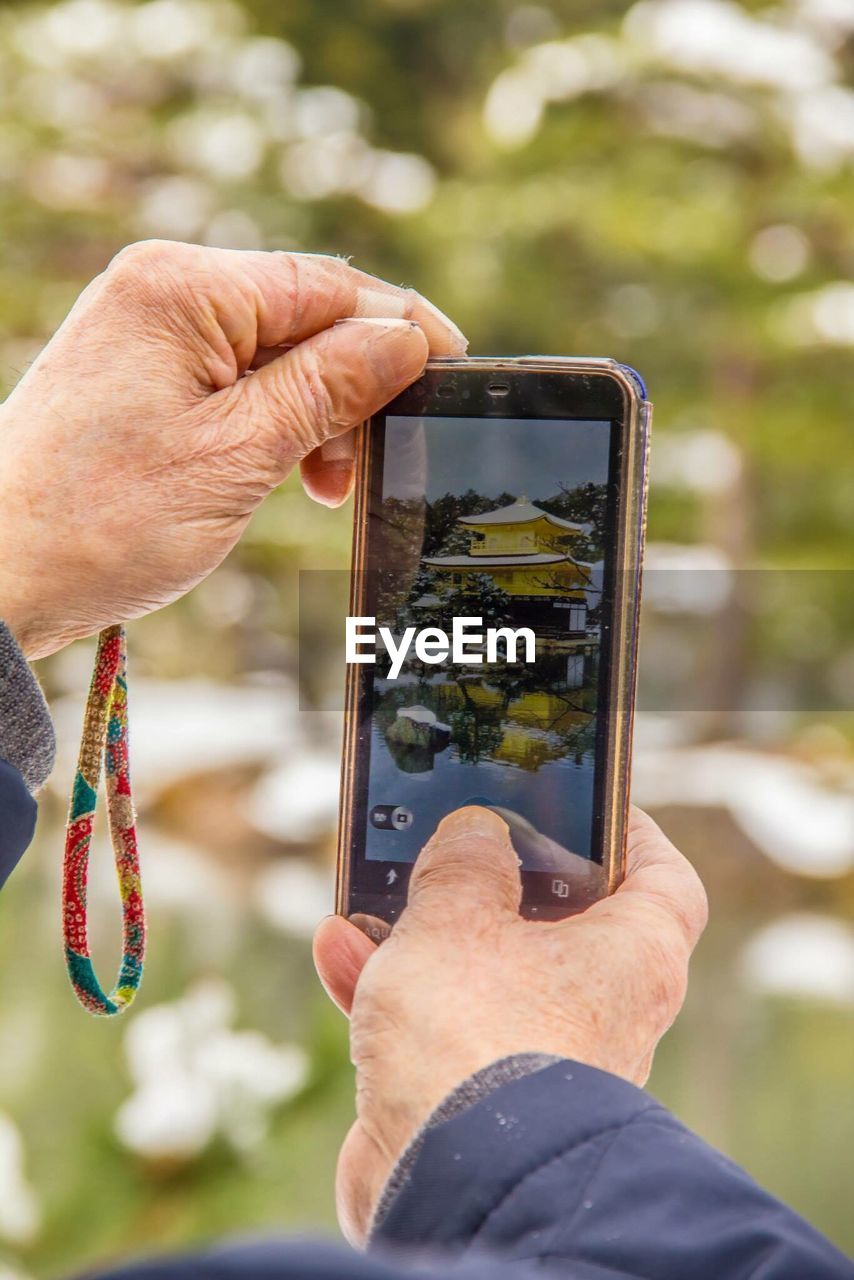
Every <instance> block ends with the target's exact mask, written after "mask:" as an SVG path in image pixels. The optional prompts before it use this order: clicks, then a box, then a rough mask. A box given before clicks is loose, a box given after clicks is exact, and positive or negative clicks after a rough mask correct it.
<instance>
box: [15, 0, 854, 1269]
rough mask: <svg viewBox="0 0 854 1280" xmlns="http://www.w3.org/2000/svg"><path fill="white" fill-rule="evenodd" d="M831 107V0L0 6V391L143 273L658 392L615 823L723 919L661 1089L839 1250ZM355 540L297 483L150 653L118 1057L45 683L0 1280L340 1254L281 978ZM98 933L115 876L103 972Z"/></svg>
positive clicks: (102, 897) (841, 109) (306, 861)
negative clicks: (658, 836)
mask: <svg viewBox="0 0 854 1280" xmlns="http://www.w3.org/2000/svg"><path fill="white" fill-rule="evenodd" d="M852 68H854V9H852V6H851V4H850V2H849V0H781V2H780V3H778V4H776V5H775V6H774V7H766V6H765V5H764V4H763V3H761V0H755V2H751V3H744V4H739V3H735V2H734V0H641V2H640V3H637V4H634V5H631V6H629V5H627V4H625V3H623V2H622V0H620V2H618V0H598V2H597V3H594V0H552V2H551V3H548V4H521V5H520V4H518V3H516V2H515V0H466V2H465V3H459V0H324V3H323V4H315V3H309V0H289V3H288V4H286V5H282V4H280V3H275V2H274V0H240V2H239V3H238V2H237V0H149V2H148V3H143V4H138V5H135V4H130V3H118V2H113V0H66V2H65V3H55V4H31V3H6V4H3V5H2V6H0V227H2V241H0V386H2V388H3V389H4V390H5V391H8V390H9V389H11V387H12V386H13V385H14V383H15V380H16V379H17V377H18V376H19V375H20V373H21V372H22V371H23V369H25V368H26V366H27V364H28V362H29V361H30V360H31V359H32V357H33V355H34V354H35V353H36V352H37V351H38V349H39V348H40V346H41V345H42V344H43V342H44V341H45V339H46V338H47V337H48V336H49V334H50V333H51V331H52V330H53V329H54V328H55V327H56V326H57V325H58V324H59V323H60V321H61V320H62V318H63V316H64V315H65V313H66V312H67V310H68V309H69V307H70V306H71V304H72V302H73V300H74V298H75V296H76V295H77V293H78V292H79V290H80V288H81V287H82V286H83V284H84V283H85V282H86V281H87V280H88V279H89V278H91V277H92V276H93V275H94V274H96V273H97V272H98V271H100V270H101V269H102V268H103V267H104V265H105V264H106V262H107V261H108V260H109V258H110V256H111V255H112V254H113V253H114V252H115V251H116V250H117V249H118V248H119V247H120V246H121V245H122V244H124V243H126V242H128V241H129V240H133V239H137V238H141V237H147V236H161V237H167V238H174V239H187V240H198V241H202V242H204V243H208V244H215V245H220V246H223V247H232V248H243V247H258V246H262V247H267V248H280V249H308V250H314V251H323V252H329V253H340V254H347V255H352V256H353V258H354V260H355V261H356V263H357V264H358V265H359V266H361V267H364V268H366V269H368V270H371V271H375V272H377V273H379V274H381V275H383V276H386V277H388V278H390V279H392V280H395V281H404V282H406V283H407V284H411V285H414V286H416V287H417V288H419V289H420V290H422V291H423V292H425V293H426V294H428V295H429V296H430V297H432V298H433V299H434V300H435V301H436V302H437V304H438V305H439V306H441V307H443V308H444V309H445V310H447V311H448V312H449V313H450V314H451V315H453V316H454V318H455V319H456V320H457V321H458V322H459V323H460V324H461V326H462V327H463V328H464V329H465V330H466V332H467V333H468V334H469V336H470V338H471V343H472V348H471V349H472V351H473V352H507V353H509V352H520V351H550V352H570V353H579V354H580V353H584V354H591V353H592V354H613V355H615V356H619V357H620V358H621V359H623V360H625V361H627V362H629V363H631V364H632V365H635V366H636V367H638V368H640V369H641V370H642V371H643V372H644V374H645V375H646V377H647V378H648V380H649V382H650V385H651V388H652V395H653V398H654V399H655V401H656V426H655V432H656V439H655V443H654V449H653V465H652V496H651V502H650V549H649V558H648V563H649V566H650V570H651V572H650V574H649V575H648V580H647V581H648V589H647V602H646V605H645V624H644V631H643V643H642V680H641V715H640V717H639V723H638V737H637V749H636V774H635V796H636V799H637V800H638V801H639V802H640V803H643V804H645V805H646V806H647V807H649V808H651V809H652V810H653V812H655V814H656V816H658V817H659V819H660V820H661V821H662V822H663V823H664V825H665V826H666V828H667V830H668V832H669V833H670V834H671V835H672V836H673V837H674V839H676V840H677V842H678V843H680V844H681V846H682V847H683V848H684V849H685V851H686V852H687V853H688V854H689V856H691V857H692V858H693V859H694V861H695V862H696V864H697V865H698V867H699V868H700V870H701V872H702V874H703V875H704V878H705V879H706V882H707V884H708V887H709V890H710V896H711V900H712V912H713V915H712V924H711V926H710V929H709V931H708V933H707V936H706V938H705V939H704V941H703V943H702V945H701V948H700V950H699V952H698V955H697V959H696V963H695V971H694V978H693V983H692V989H691V993H690V996H689V1001H688V1005H687V1007H686V1010H685V1013H684V1015H683V1017H682V1019H681V1020H680V1022H679V1023H678V1025H677V1027H676V1028H675V1030H674V1031H673V1032H672V1033H671V1035H670V1036H669V1037H668V1038H667V1040H666V1041H665V1044H664V1045H663V1047H662V1049H661V1051H660V1054H659V1057H658V1060H657V1064H656V1068H655V1073H654V1076H653V1079H652V1082H651V1087H652V1089H653V1091H654V1092H656V1093H657V1094H658V1095H659V1096H660V1097H661V1098H662V1099H663V1100H664V1101H665V1102H667V1103H669V1104H670V1105H673V1106H675V1107H676V1109H677V1110H678V1112H679V1113H680V1115H681V1116H682V1117H683V1118H684V1119H685V1120H686V1121H687V1122H688V1123H689V1124H691V1125H693V1126H694V1127H695V1128H697V1129H698V1130H699V1131H700V1132H701V1133H702V1134H703V1135H704V1136H706V1137H708V1138H709V1139H710V1140H711V1141H713V1142H715V1143H717V1144H719V1145H720V1146H722V1147H723V1148H724V1150H726V1151H727V1152H728V1153H729V1154H731V1155H732V1156H734V1157H735V1158H736V1159H738V1160H740V1161H741V1162H743V1163H744V1164H745V1165H746V1166H747V1167H748V1169H749V1170H750V1171H751V1172H752V1173H753V1174H755V1175H756V1176H757V1177H758V1178H759V1179H760V1180H761V1181H763V1182H764V1183H765V1184H766V1185H768V1186H769V1187H770V1189H771V1190H773V1191H775V1192H777V1193H778V1194H780V1195H782V1196H784V1197H786V1198H787V1199H789V1200H790V1201H791V1202H792V1203H793V1204H794V1205H795V1206H796V1207H797V1208H799V1209H800V1210H801V1211H802V1212H803V1213H805V1214H806V1215H807V1216H808V1217H810V1218H811V1219H812V1220H813V1221H814V1222H815V1223H816V1224H817V1225H818V1226H819V1227H820V1228H821V1229H823V1230H825V1231H827V1232H829V1233H830V1234H831V1235H832V1236H833V1237H834V1239H836V1240H837V1241H838V1242H839V1243H840V1244H841V1245H842V1246H843V1247H849V1248H850V1247H852V1246H854V1234H852V1225H851V1215H850V1183H851V1172H852V1171H851V1151H852V1150H854V1125H852V1109H851V1106H850V1086H851V1079H852V1074H854V1035H852V1021H851V1004H852V1000H854V941H852V936H851V932H850V930H849V928H848V926H847V924H846V920H847V919H849V918H850V916H851V912H852V907H854V872H852V866H854V759H852V737H854V716H852V714H851V690H852V687H854V604H852V600H854V592H852V590H851V585H852V577H851V570H852V550H851V532H852V512H854V434H852V432H851V427H850V406H851V403H852V399H854V394H852V393H854V372H852V359H851V356H852V347H854V283H852V261H854V243H852V218H851V210H852V207H854V204H852V196H854V180H853V179H852V158H854V90H852V88H851V73H852ZM121 340H122V339H121V334H117V335H116V341H117V342H121ZM349 538H350V518H349V508H347V509H345V510H344V511H343V512H330V511H327V510H324V509H321V508H318V507H313V506H312V505H311V504H310V503H308V502H307V501H306V500H305V498H304V497H303V496H302V494H301V492H300V491H299V488H298V485H297V484H296V483H294V482H289V483H288V484H287V485H285V486H284V487H283V488H282V490H281V491H280V492H279V493H277V494H276V495H275V496H274V497H273V498H272V499H271V500H270V501H269V502H268V503H267V505H266V506H265V507H264V509H263V510H262V511H261V512H260V513H259V514H258V516H257V518H256V519H255V521H254V522H253V524H252V526H251V527H250V530H249V532H248V535H247V537H246V538H245V540H244V542H243V544H242V545H241V547H240V548H238V550H237V551H236V552H235V553H234V554H233V556H232V557H231V558H230V560H229V561H228V562H227V563H226V565H224V566H223V567H222V569H220V570H219V571H218V572H217V573H216V574H215V575H214V576H213V578H212V579H211V580H210V581H209V582H208V583H206V584H204V585H203V586H202V587H200V588H199V589H198V590H197V591H196V592H194V593H193V594H192V595H191V596H190V597H188V598H187V599H186V600H185V601H183V602H181V604H179V605H177V606H175V607H173V608H171V609H169V610H166V611H164V612H163V613H161V614H159V615H155V616H154V617H152V618H150V619H147V620H145V621H144V622H141V623H139V624H138V625H136V626H135V627H134V628H133V632H132V637H131V644H132V649H133V674H134V684H133V686H132V690H131V699H132V730H133V740H134V747H135V756H136V761H135V763H136V776H137V785H138V788H139V792H140V801H141V810H142V813H141V833H142V847H143V856H144V858H145V872H146V882H147V896H148V900H149V909H150V917H151V945H150V955H151V959H150V964H149V968H148V972H147V975H146V983H145V987H144V994H143V996H142V999H141V1001H140V1006H141V1007H139V1009H138V1011H136V1010H135V1011H134V1012H133V1013H132V1014H131V1015H130V1016H129V1017H128V1019H127V1020H126V1021H125V1022H120V1023H116V1024H113V1023H110V1024H102V1023H99V1022H95V1021H93V1020H89V1019H87V1018H86V1017H85V1016H84V1015H83V1014H82V1013H81V1012H79V1011H78V1010H77V1009H76V1007H75V1006H74V1005H73V1003H72V998H71V995H70V992H69V991H68V990H67V988H66V984H65V978H64V975H63V971H62V963H61V956H60V950H59V945H58V943H59V929H58V893H59V889H58V869H59V861H60V840H61V836H60V828H61V821H62V816H63V809H64V803H65V792H66V789H67V786H68V784H69V782H70V778H71V776H72V769H73V758H74V751H75V735H76V733H77V732H78V728H79V720H80V714H81V707H82V693H83V690H84V689H85V686H86V682H87V678H88V670H87V668H88V663H89V661H90V658H91V651H90V646H87V645H78V646H74V647H73V648H72V649H70V650H68V651H66V652H65V653H63V654H60V655H58V656H57V657H56V658H55V659H53V660H52V661H50V662H49V663H45V664H43V666H42V672H41V673H42V675H43V678H44V680H45V682H46V685H47V687H48V689H49V691H50V693H51V694H52V696H53V699H54V706H55V708H56V714H57V721H58V725H59V732H60V740H61V754H60V761H59V765H58V767H57V770H56V773H55V775H54V779H53V781H52V783H51V786H50V788H49V789H48V791H47V792H46V794H45V797H44V803H43V806H42V822H41V828H40V834H39V837H38V840H37V843H36V845H35V847H34V848H33V850H31V852H30V854H29V856H28V858H27V859H26V864H25V865H24V866H22V868H21V869H20V870H19V871H18V872H17V873H16V875H15V877H14V878H13V880H12V881H11V882H10V884H9V885H8V886H7V888H6V890H5V891H4V894H3V901H2V912H0V964H2V972H3V973H4V975H5V981H4V983H3V985H2V989H1V990H0V1044H2V1053H0V1276H2V1277H3V1280H20V1278H21V1277H29V1276H41V1275H48V1276H50V1275H60V1274H64V1273H67V1272H69V1271H71V1270H72V1269H73V1268H75V1267H79V1266H82V1265H88V1264H93V1263H94V1262H96V1261H98V1260H103V1259H106V1258H109V1257H114V1256H117V1255H120V1254H123V1253H125V1252H128V1251H134V1250H140V1249H143V1248H150V1247H153V1246H179V1245H185V1244H188V1243H191V1242H194V1241H197V1240H203V1239H208V1238H211V1237H212V1236H215V1235H218V1234H220V1233H222V1232H226V1231H245V1230H256V1229H264V1230H276V1229H278V1228H280V1227H283V1226H290V1225H293V1224H296V1223H299V1224H301V1225H302V1226H319V1227H322V1228H324V1229H327V1230H334V1216H333V1206H332V1177H333V1166H334V1155H335V1151H336V1149H337V1146H338V1143H339V1141H340V1139H341V1137H342V1136H343V1133H344V1132H345V1129H346V1125H347V1123H348V1121H349V1118H350V1116H351V1112H352V1100H351V1076H350V1069H349V1066H348V1063H347V1049H346V1036H345V1027H344V1025H343V1020H342V1019H341V1018H340V1017H339V1016H338V1015H337V1014H336V1013H335V1012H334V1011H333V1010H332V1009H331V1008H329V1007H328V1006H327V1004H326V1003H325V1001H324V999H323V998H322V997H321V995H320V994H319V993H318V990H317V986H316V983H315V981H314V979H313V976H312V972H311V966H310V960H309V955H308V941H307V939H308V937H309V935H310V931H311V927H312V924H313V923H314V921H315V920H316V919H317V918H318V917H319V915H321V914H322V913H323V912H324V911H326V910H328V908H329V904H330V902H331V882H332V860H333V856H334V855H333V850H334V826H335V804H336V789H337V750H338V741H339V736H340V711H339V710H338V709H337V708H338V707H340V695H341V684H342V672H343V668H342V665H341V663H340V656H339V655H340V639H341V637H339V636H337V635H333V634H331V629H330V626H329V619H330V617H336V616H337V617H343V614H344V612H345V605H344V599H345V597H344V595H343V592H342V587H343V586H344V585H345V579H346V574H345V573H344V572H343V571H344V570H345V569H346V565H347V562H348V553H349ZM321 570H323V571H327V572H324V573H320V572H318V571H321ZM301 577H302V583H300V578H301ZM300 587H302V590H300ZM298 601H301V602H302V603H303V604H304V605H305V607H304V608H302V609H300V608H298ZM301 612H302V614H303V618H302V628H301V632H300V613H301ZM300 644H302V646H303V648H304V649H306V650H310V651H311V652H312V656H313V662H312V664H311V668H310V670H309V669H308V668H305V669H304V670H302V672H301V670H300V663H299V651H300ZM113 896H114V888H113V885H112V881H111V870H110V865H109V853H108V851H107V849H106V847H105V845H104V844H103V842H102V844H101V846H100V850H99V868H98V872H97V875H96V876H95V883H94V885H93V910H94V912H95V917H96V918H95V921H94V935H95V941H96V944H97V953H96V954H97V955H98V957H99V959H100V963H101V964H103V965H105V966H106V965H108V964H109V963H110V962H111V959H112V958H113V956H114V952H115V946H116V919H115V905H114V901H113Z"/></svg>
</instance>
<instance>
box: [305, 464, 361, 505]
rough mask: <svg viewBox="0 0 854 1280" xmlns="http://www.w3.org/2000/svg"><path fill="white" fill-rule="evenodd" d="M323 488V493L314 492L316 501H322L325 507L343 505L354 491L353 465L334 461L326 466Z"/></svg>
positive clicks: (323, 474)
mask: <svg viewBox="0 0 854 1280" xmlns="http://www.w3.org/2000/svg"><path fill="white" fill-rule="evenodd" d="M321 474H322V477H323V490H322V492H321V493H314V499H315V501H316V502H320V503H322V504H323V506H324V507H331V508H332V509H333V510H334V509H335V508H336V507H342V506H343V505H344V503H345V502H346V501H347V499H348V498H349V497H350V494H351V493H352V492H353V479H354V476H355V472H354V470H353V467H352V466H347V465H346V464H342V463H340V462H332V463H330V464H329V466H328V467H327V466H324V468H323V471H322V473H321Z"/></svg>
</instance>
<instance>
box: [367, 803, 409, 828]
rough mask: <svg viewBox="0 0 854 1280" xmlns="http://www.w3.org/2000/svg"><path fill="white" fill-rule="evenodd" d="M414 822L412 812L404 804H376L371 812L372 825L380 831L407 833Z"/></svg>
mask: <svg viewBox="0 0 854 1280" xmlns="http://www.w3.org/2000/svg"><path fill="white" fill-rule="evenodd" d="M413 821H414V815H413V813H412V810H411V809H407V808H406V807H405V806H404V805H402V804H375V805H374V807H373V809H372V810H371V825H372V826H374V827H378V828H379V829H380V831H406V830H408V828H409V827H411V826H412V823H413Z"/></svg>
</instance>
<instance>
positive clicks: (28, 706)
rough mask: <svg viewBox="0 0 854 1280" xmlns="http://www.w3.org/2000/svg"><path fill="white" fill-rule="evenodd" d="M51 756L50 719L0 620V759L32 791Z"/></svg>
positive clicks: (53, 745) (44, 774)
mask: <svg viewBox="0 0 854 1280" xmlns="http://www.w3.org/2000/svg"><path fill="white" fill-rule="evenodd" d="M55 756H56V737H55V735H54V731H53V722H52V720H51V718H50V712H49V711H48V709H47V703H46V702H45V700H44V696H43V694H42V691H41V689H40V688H39V684H38V681H37V680H36V678H35V676H34V675H33V673H32V671H31V670H30V668H29V667H28V665H27V660H26V658H25V657H24V655H23V654H22V653H21V650H20V649H19V648H18V645H17V644H16V642H15V640H14V638H13V636H12V633H11V631H10V630H9V628H8V627H7V626H6V625H5V624H4V623H2V622H0V760H5V761H6V763H7V764H10V765H11V766H12V767H13V769H17V770H18V772H19V773H20V774H21V776H22V777H23V779H24V782H26V784H27V786H28V787H29V789H30V791H33V792H35V791H38V789H39V787H40V786H42V784H43V783H44V782H46V780H47V778H48V776H49V774H50V771H51V769H52V768H53V762H54V758H55Z"/></svg>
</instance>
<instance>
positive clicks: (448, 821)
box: [434, 805, 510, 844]
mask: <svg viewBox="0 0 854 1280" xmlns="http://www.w3.org/2000/svg"><path fill="white" fill-rule="evenodd" d="M462 836H487V837H488V838H489V839H490V840H498V841H500V842H501V843H502V844H504V843H505V842H506V841H508V840H509V839H510V828H509V827H508V826H507V823H506V822H505V821H504V819H503V818H501V817H499V815H498V814H497V813H495V812H494V810H492V809H485V808H483V807H482V806H481V805H467V806H466V808H465V809H456V810H455V811H454V812H453V813H449V814H447V816H446V817H444V818H443V819H442V821H441V822H440V823H439V825H438V827H437V828H436V837H441V838H442V839H443V840H448V839H450V838H454V839H456V838H458V837H462ZM434 838H435V837H434Z"/></svg>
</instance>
